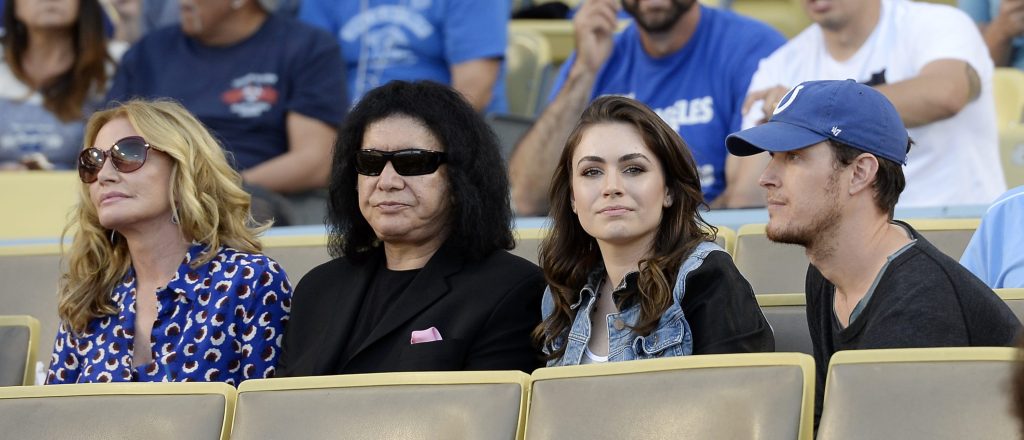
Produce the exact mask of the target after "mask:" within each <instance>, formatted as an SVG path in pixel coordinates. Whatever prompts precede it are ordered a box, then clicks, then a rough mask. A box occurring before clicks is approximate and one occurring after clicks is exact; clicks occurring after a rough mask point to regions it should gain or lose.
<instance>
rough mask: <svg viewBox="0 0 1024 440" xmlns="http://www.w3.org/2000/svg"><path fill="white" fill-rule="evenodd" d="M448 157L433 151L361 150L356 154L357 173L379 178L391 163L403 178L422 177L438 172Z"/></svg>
mask: <svg viewBox="0 0 1024 440" xmlns="http://www.w3.org/2000/svg"><path fill="white" fill-rule="evenodd" d="M446 158H447V156H445V154H444V153H443V152H440V151H431V150H420V149H412V150H399V151H379V150H359V151H358V152H357V153H356V172H357V173H359V174H362V175H364V176H379V175H380V173H381V172H382V171H384V167H385V166H386V165H387V164H388V162H391V166H393V167H394V168H395V172H396V173H398V174H400V175H402V176H422V175H425V174H431V173H433V172H434V171H437V168H438V167H440V166H441V164H443V163H444V162H445V159H446Z"/></svg>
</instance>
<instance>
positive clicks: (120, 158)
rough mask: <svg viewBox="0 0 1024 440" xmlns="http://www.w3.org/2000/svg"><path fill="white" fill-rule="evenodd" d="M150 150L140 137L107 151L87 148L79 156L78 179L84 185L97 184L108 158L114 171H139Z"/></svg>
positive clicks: (125, 140)
mask: <svg viewBox="0 0 1024 440" xmlns="http://www.w3.org/2000/svg"><path fill="white" fill-rule="evenodd" d="M150 148H152V147H150V145H149V144H148V143H147V142H146V140H145V139H143V138H141V137H139V136H129V137H126V138H124V139H121V140H119V141H117V142H114V146H112V147H110V149H109V150H107V151H103V150H100V149H99V148H86V149H84V150H82V153H81V154H79V155H78V177H79V178H81V179H82V182H84V183H93V182H95V181H96V180H97V179H98V178H99V177H98V175H99V173H100V170H101V169H103V164H104V163H106V162H107V158H108V157H109V158H110V163H111V164H112V165H114V169H115V170H117V171H119V172H122V173H131V172H134V171H137V170H138V169H139V168H142V165H144V164H145V163H146V157H148V156H149V149H150Z"/></svg>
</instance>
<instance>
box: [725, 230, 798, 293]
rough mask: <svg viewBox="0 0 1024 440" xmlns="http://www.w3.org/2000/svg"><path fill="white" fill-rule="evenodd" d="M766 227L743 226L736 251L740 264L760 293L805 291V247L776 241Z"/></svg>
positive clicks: (737, 263) (735, 254) (738, 264)
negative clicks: (770, 238) (766, 232)
mask: <svg viewBox="0 0 1024 440" xmlns="http://www.w3.org/2000/svg"><path fill="white" fill-rule="evenodd" d="M764 228H765V225H764V224H750V225H743V226H741V227H740V229H739V231H738V232H737V233H736V248H735V250H734V251H733V254H732V255H733V260H734V261H735V262H736V267H737V268H738V269H739V270H740V273H742V274H743V276H744V277H746V278H747V281H750V285H751V286H752V287H753V288H754V293H756V294H759V295H760V294H770V293H791V292H802V291H803V290H804V279H805V278H806V276H807V265H808V262H807V256H806V255H805V254H804V248H802V247H800V246H796V245H788V244H779V243H773V242H771V241H769V240H768V237H767V236H766V235H765V230H764Z"/></svg>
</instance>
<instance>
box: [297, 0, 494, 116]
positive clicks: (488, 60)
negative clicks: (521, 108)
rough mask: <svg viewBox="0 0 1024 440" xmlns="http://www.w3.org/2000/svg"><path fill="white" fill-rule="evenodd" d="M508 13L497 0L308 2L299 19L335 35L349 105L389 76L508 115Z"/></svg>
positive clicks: (386, 81)
mask: <svg viewBox="0 0 1024 440" xmlns="http://www.w3.org/2000/svg"><path fill="white" fill-rule="evenodd" d="M508 11H509V8H508V3H506V2H504V1H495V0H359V1H356V0H304V1H303V2H302V7H301V8H300V9H299V19H300V20H302V21H304V22H306V23H309V24H311V25H313V26H317V27H319V28H322V29H325V30H327V31H328V32H330V33H331V34H332V35H334V37H335V38H337V39H338V43H339V44H340V45H341V53H342V57H344V59H345V71H346V77H347V79H348V96H349V99H350V100H351V103H352V104H354V103H355V102H357V101H359V99H360V98H362V96H363V95H364V94H366V92H369V91H370V90H372V89H374V88H376V87H379V86H382V85H384V84H387V83H388V81H393V80H404V81H414V80H431V81H435V82H439V83H442V84H448V85H450V86H452V88H454V89H455V90H458V91H459V92H460V93H462V94H463V96H465V97H466V100H468V101H469V103H470V104H471V105H472V106H473V108H475V109H477V110H479V111H481V112H483V111H488V112H504V111H505V109H506V107H507V105H506V103H505V85H504V84H505V81H504V78H503V77H504V74H503V73H502V60H503V59H504V57H505V48H506V46H507V45H508V38H507V37H508V33H507V29H508V15H509V13H508Z"/></svg>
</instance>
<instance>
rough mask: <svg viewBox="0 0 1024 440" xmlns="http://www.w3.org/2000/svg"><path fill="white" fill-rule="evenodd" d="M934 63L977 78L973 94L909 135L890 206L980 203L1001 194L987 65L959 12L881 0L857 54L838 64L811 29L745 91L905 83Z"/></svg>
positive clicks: (751, 118)
mask: <svg viewBox="0 0 1024 440" xmlns="http://www.w3.org/2000/svg"><path fill="white" fill-rule="evenodd" d="M939 59H955V60H962V61H965V62H967V63H968V64H970V65H971V67H973V68H974V70H976V71H977V72H978V76H979V77H980V78H981V95H980V96H979V97H978V99H976V100H974V101H973V102H971V103H969V104H967V106H965V107H964V108H963V109H961V110H960V112H959V113H957V114H956V116H953V117H952V118H948V119H944V120H941V121H937V122H933V123H931V124H928V125H924V126H920V127H916V128H912V129H909V130H908V131H909V132H910V136H911V138H913V139H914V146H913V148H911V150H910V154H909V155H908V156H907V166H906V168H905V169H904V173H905V175H906V177H907V187H906V189H905V190H904V191H903V194H902V195H901V196H900V202H899V205H898V206H901V207H922V206H949V205H987V204H989V203H991V202H992V201H993V200H995V198H996V197H998V196H999V195H1000V194H1002V193H1003V192H1004V191H1006V182H1005V180H1004V178H1003V171H1002V165H1001V164H1000V161H999V138H998V131H997V128H996V116H995V101H994V98H993V94H992V71H993V64H992V59H991V58H989V56H988V48H987V47H986V46H985V42H984V40H982V38H981V34H980V33H979V32H978V28H977V27H976V26H975V24H974V22H973V21H971V19H970V18H969V17H968V16H967V15H966V14H964V13H963V12H961V11H960V10H959V9H956V8H953V7H950V6H945V5H937V4H931V3H918V2H913V1H908V0H882V10H881V16H880V18H879V23H878V26H876V27H875V29H874V31H872V33H871V35H870V36H869V37H868V39H867V41H865V42H864V45H863V46H861V48H860V50H858V51H857V53H856V54H855V55H854V56H852V57H851V58H850V59H848V60H846V61H843V62H838V61H836V60H834V59H833V58H832V57H831V56H830V55H829V53H828V51H827V49H826V48H825V38H824V36H823V35H822V30H821V27H820V26H818V25H817V24H813V25H811V26H810V27H808V28H807V29H805V30H804V31H803V32H801V33H800V34H799V35H797V36H796V37H793V39H792V40H790V41H789V42H788V43H786V45H784V46H782V47H781V48H779V50H777V51H775V53H773V54H772V55H771V56H769V57H768V58H765V59H764V60H762V61H761V64H760V66H759V67H758V70H757V72H756V73H755V74H754V77H753V78H752V79H751V81H750V91H755V90H761V89H766V88H769V87H774V86H777V85H782V86H785V87H793V86H795V85H797V84H799V83H801V82H803V81H810V80H824V79H848V78H853V79H855V80H857V81H859V82H867V81H869V80H871V79H872V78H877V77H878V75H880V74H881V75H884V79H885V83H887V84H892V83H895V82H898V81H903V80H906V79H909V78H913V77H915V76H917V75H918V73H919V72H920V71H921V68H922V67H924V66H925V65H926V64H928V63H930V62H932V61H936V60H939ZM761 116H762V113H761V110H760V106H759V105H755V106H754V108H753V109H751V111H750V113H748V114H747V115H745V116H744V119H743V128H749V127H752V126H754V125H755V124H756V122H757V121H759V120H760V119H761Z"/></svg>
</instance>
